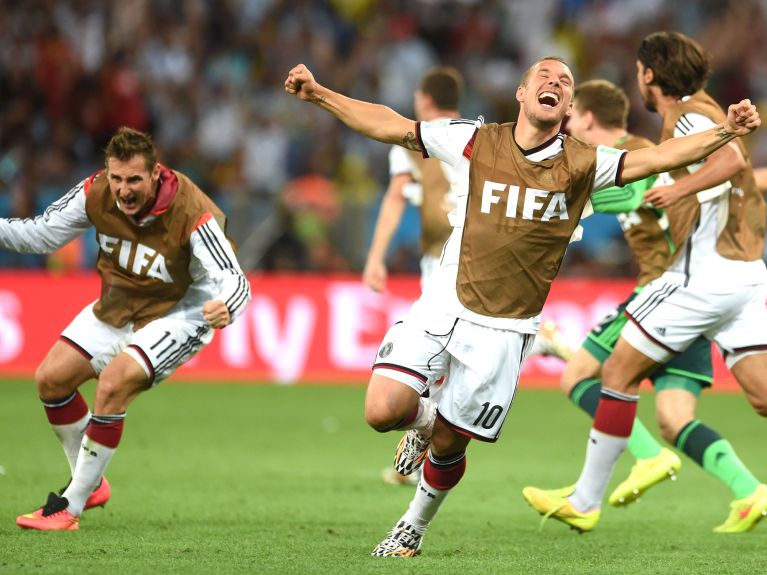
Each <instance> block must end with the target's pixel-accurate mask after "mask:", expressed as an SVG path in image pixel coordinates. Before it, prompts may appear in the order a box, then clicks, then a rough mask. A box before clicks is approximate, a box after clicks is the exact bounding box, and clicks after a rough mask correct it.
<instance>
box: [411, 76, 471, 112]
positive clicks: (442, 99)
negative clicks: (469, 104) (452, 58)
mask: <svg viewBox="0 0 767 575" xmlns="http://www.w3.org/2000/svg"><path fill="white" fill-rule="evenodd" d="M418 89H419V90H420V91H421V93H423V94H425V95H427V96H430V97H431V99H432V100H433V101H434V105H435V106H436V107H437V108H439V109H440V110H457V109H458V106H459V104H460V102H461V98H463V77H462V76H461V73H460V72H459V71H458V70H456V69H455V68H453V67H452V66H436V67H434V68H431V69H430V70H429V71H428V72H426V74H424V75H423V77H422V78H421V84H420V86H419V87H418Z"/></svg>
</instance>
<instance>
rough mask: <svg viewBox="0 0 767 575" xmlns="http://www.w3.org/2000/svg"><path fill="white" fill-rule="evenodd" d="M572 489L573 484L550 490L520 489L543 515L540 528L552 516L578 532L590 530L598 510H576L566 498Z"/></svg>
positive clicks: (597, 519)
mask: <svg viewBox="0 0 767 575" xmlns="http://www.w3.org/2000/svg"><path fill="white" fill-rule="evenodd" d="M573 489H574V487H573V486H569V487H562V488H560V489H550V490H545V489H538V488H537V487H525V488H524V489H523V490H522V497H524V498H525V500H526V501H527V502H528V503H529V504H530V506H531V507H532V508H533V509H535V510H536V511H537V512H538V513H540V514H541V515H543V519H541V526H540V527H541V529H542V528H543V524H544V522H545V521H546V520H547V519H549V518H553V519H556V520H557V521H561V522H562V523H564V524H566V525H569V526H570V528H571V529H575V530H576V531H578V532H579V533H583V532H584V531H591V530H592V529H594V527H596V525H597V522H598V521H599V515H600V510H599V509H594V510H593V511H588V512H587V513H581V512H580V511H578V510H577V509H576V508H575V507H573V505H572V503H570V501H569V500H568V499H567V496H568V495H570V494H572V492H573Z"/></svg>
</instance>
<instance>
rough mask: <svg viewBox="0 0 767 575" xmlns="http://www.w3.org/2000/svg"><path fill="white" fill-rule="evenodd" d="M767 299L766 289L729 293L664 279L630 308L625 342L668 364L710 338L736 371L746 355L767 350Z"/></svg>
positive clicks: (735, 289)
mask: <svg viewBox="0 0 767 575" xmlns="http://www.w3.org/2000/svg"><path fill="white" fill-rule="evenodd" d="M675 275H676V274H675ZM677 277H678V276H677ZM765 300H767V286H765V285H761V284H757V285H748V286H737V285H734V286H733V287H732V290H731V291H730V292H729V293H721V292H708V291H705V290H704V289H701V288H700V287H696V288H690V287H689V286H684V285H683V284H680V283H678V282H676V281H669V277H668V276H667V275H666V274H664V275H662V276H661V277H659V278H658V279H656V280H654V281H652V282H650V283H649V284H647V285H646V286H645V288H644V289H643V290H642V291H641V292H640V293H639V294H638V295H637V296H636V297H635V298H634V299H633V300H632V301H631V303H630V304H629V305H628V306H627V307H626V312H625V313H626V315H627V316H628V318H629V322H628V323H626V326H625V327H624V328H623V331H622V332H621V337H623V338H624V339H625V340H626V341H627V342H628V343H630V344H631V346H632V347H634V348H636V349H637V350H639V351H640V352H642V353H643V354H644V355H646V356H647V357H649V358H650V359H653V360H654V361H657V362H658V363H664V362H666V361H668V359H669V358H671V357H672V356H673V355H676V354H678V353H680V352H682V351H684V350H685V349H687V347H688V346H689V345H690V344H691V343H692V342H693V341H694V340H695V339H696V338H697V337H698V336H700V335H704V336H706V337H707V338H708V339H710V340H713V341H715V342H716V343H717V345H718V346H719V348H720V349H721V350H722V353H723V355H724V357H725V360H726V362H727V366H728V367H732V366H733V365H735V363H737V361H738V360H740V359H742V358H743V357H745V356H746V355H751V354H753V353H762V352H764V351H767V304H766V303H765Z"/></svg>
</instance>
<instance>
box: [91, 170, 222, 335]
mask: <svg viewBox="0 0 767 575" xmlns="http://www.w3.org/2000/svg"><path fill="white" fill-rule="evenodd" d="M160 188H161V190H162V191H160V192H158V202H157V203H159V202H160V201H161V200H162V198H163V197H165V198H169V203H168V205H167V206H162V209H158V206H157V203H156V204H155V208H154V209H153V211H152V214H153V215H154V216H155V217H154V220H152V221H150V222H149V223H147V224H146V225H144V226H139V225H137V224H136V223H135V222H134V221H133V220H132V219H131V218H129V217H128V216H126V215H125V214H123V213H122V212H121V211H120V209H119V208H118V207H117V204H116V202H115V198H114V196H113V195H112V193H111V192H110V190H109V183H108V182H107V178H106V174H105V173H104V172H100V173H98V174H96V175H94V176H92V177H91V178H90V179H89V180H88V182H87V183H86V187H85V190H86V194H87V196H86V203H85V206H86V212H87V214H88V218H89V219H90V221H91V222H92V223H93V225H94V227H95V228H96V233H97V234H98V242H99V246H100V250H99V256H98V261H97V264H96V268H97V269H98V272H99V275H100V276H101V297H100V298H99V301H98V302H97V303H96V305H95V306H94V308H93V312H94V314H95V315H96V317H98V318H99V319H100V320H101V321H103V322H105V323H108V324H109V325H112V326H114V327H123V326H125V325H126V324H128V323H129V322H133V323H134V326H133V327H134V329H139V328H141V327H143V326H144V325H146V324H147V323H149V322H150V321H152V320H154V319H157V318H159V317H162V316H163V315H165V314H166V313H167V312H168V311H169V310H170V309H171V308H172V307H173V306H174V305H176V304H177V303H178V302H179V301H180V300H181V298H183V297H184V294H185V293H186V291H187V288H188V287H189V285H191V283H192V281H193V280H192V277H191V275H190V273H189V263H190V261H191V246H190V244H189V238H190V235H191V234H192V232H193V231H194V229H195V228H196V227H197V226H198V225H199V224H201V223H202V222H204V221H206V218H208V217H214V218H215V219H216V220H217V222H218V223H219V224H220V226H221V229H222V230H225V229H226V228H225V225H226V224H225V217H224V215H223V213H222V212H221V210H219V209H218V207H216V205H215V204H214V203H213V201H212V200H211V199H210V198H208V197H207V196H206V195H205V194H204V193H202V191H200V189H199V188H197V186H195V185H194V184H193V183H192V182H191V180H189V178H187V177H186V176H184V175H183V174H181V173H179V172H174V171H171V170H168V169H164V170H163V173H162V176H161V184H160ZM155 210H157V211H155Z"/></svg>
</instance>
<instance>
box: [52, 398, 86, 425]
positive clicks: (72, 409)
mask: <svg viewBox="0 0 767 575" xmlns="http://www.w3.org/2000/svg"><path fill="white" fill-rule="evenodd" d="M43 407H44V409H45V415H46V416H47V417H48V421H49V422H50V424H51V425H69V424H70V423H75V422H77V421H80V420H81V419H82V418H83V417H85V416H87V415H88V404H87V403H86V402H85V400H84V399H83V396H82V395H80V392H79V391H75V396H74V397H73V398H72V400H71V401H70V402H68V403H67V404H65V405H60V406H57V407H48V406H47V405H46V406H43Z"/></svg>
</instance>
